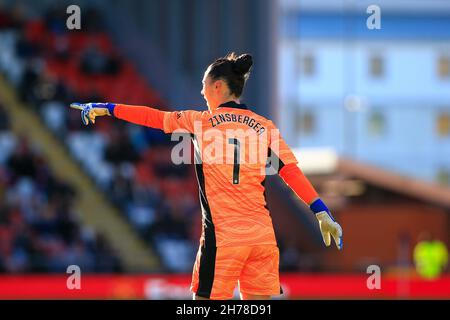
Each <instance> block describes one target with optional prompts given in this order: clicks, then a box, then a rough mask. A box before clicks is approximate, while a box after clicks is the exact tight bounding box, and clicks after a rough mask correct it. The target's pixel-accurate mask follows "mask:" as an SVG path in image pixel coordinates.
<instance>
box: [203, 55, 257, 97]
mask: <svg viewBox="0 0 450 320" xmlns="http://www.w3.org/2000/svg"><path fill="white" fill-rule="evenodd" d="M252 65H253V58H252V56H251V55H250V54H248V53H245V54H241V55H240V56H237V55H236V54H235V53H234V52H232V53H229V54H228V55H226V56H225V57H223V58H219V59H217V60H216V61H214V62H213V63H212V64H211V65H210V66H209V68H210V70H209V73H208V76H209V77H211V79H212V80H219V79H222V80H224V81H225V82H226V83H227V85H228V87H229V88H230V92H231V93H232V94H233V95H235V96H236V97H238V98H239V97H240V96H241V95H242V90H243V89H244V85H245V82H246V81H247V79H248V78H249V76H250V69H251V67H252Z"/></svg>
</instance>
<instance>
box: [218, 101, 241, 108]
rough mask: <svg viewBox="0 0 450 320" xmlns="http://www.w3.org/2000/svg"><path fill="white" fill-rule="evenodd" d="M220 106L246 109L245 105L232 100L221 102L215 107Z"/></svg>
mask: <svg viewBox="0 0 450 320" xmlns="http://www.w3.org/2000/svg"><path fill="white" fill-rule="evenodd" d="M220 108H236V109H245V110H247V109H248V108H247V106H246V105H245V104H243V103H236V102H234V101H228V102H225V103H222V104H221V105H220V106H218V107H217V109H220Z"/></svg>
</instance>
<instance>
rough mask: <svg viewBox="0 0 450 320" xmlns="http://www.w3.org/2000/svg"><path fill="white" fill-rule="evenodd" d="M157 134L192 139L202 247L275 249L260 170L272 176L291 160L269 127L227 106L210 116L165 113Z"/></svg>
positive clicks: (239, 107)
mask: <svg viewBox="0 0 450 320" xmlns="http://www.w3.org/2000/svg"><path fill="white" fill-rule="evenodd" d="M163 130H164V131H165V132H166V133H173V132H178V131H179V132H188V133H189V134H190V135H191V137H192V139H193V143H194V154H195V168H196V173H197V178H198V184H199V192H200V201H201V207H202V215H203V216H202V223H203V228H202V237H201V241H204V244H205V246H209V245H212V246H217V247H221V246H252V245H263V244H276V239H275V233H274V229H273V225H272V219H271V217H270V214H269V210H268V208H267V206H266V199H265V187H264V182H265V178H266V167H267V164H271V165H272V168H274V169H275V170H274V172H275V173H278V172H279V170H280V169H281V168H282V167H283V166H284V165H287V164H292V163H294V164H296V163H297V160H296V158H295V156H294V154H293V153H292V152H291V150H290V148H289V147H288V146H287V145H286V143H285V142H284V140H283V139H282V138H281V136H280V134H279V132H278V129H277V128H276V127H275V125H274V124H273V123H272V121H270V120H268V119H266V118H264V117H262V116H260V115H258V114H256V113H254V112H252V111H250V110H248V109H247V107H246V106H245V105H244V104H237V103H235V102H227V103H224V104H222V105H221V106H220V107H219V108H218V109H217V110H215V111H213V112H210V111H203V112H200V111H192V110H187V111H180V112H166V113H165V114H164V126H163Z"/></svg>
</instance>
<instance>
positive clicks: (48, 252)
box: [0, 138, 121, 272]
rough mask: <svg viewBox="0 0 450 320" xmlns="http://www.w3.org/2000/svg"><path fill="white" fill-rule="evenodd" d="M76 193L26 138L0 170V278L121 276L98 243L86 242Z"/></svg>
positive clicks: (90, 239) (114, 259)
mask: <svg viewBox="0 0 450 320" xmlns="http://www.w3.org/2000/svg"><path fill="white" fill-rule="evenodd" d="M74 196H75V192H74V190H73V188H72V187H71V186H70V185H68V184H66V183H65V182H64V181H61V180H59V179H57V178H56V177H55V176H54V175H53V173H52V172H51V170H50V168H49V166H48V165H47V163H46V161H45V159H44V158H43V157H41V156H40V155H39V154H38V153H36V151H34V149H33V148H32V147H31V146H30V145H29V143H28V141H27V140H26V139H24V138H19V142H18V144H17V146H16V148H15V149H14V151H13V152H12V154H11V155H10V156H9V158H7V160H6V166H4V167H1V166H0V204H1V205H0V272H65V270H66V268H67V266H68V265H70V264H77V265H79V266H80V267H81V268H82V269H83V270H86V271H87V272H93V271H103V272H105V271H120V270H121V266H120V262H119V260H118V258H117V256H116V255H115V254H114V253H113V252H112V251H111V250H110V249H109V248H108V247H107V246H106V245H105V244H104V243H101V241H103V240H102V238H101V237H98V238H97V239H98V241H99V242H98V243H97V239H96V238H94V237H93V236H89V232H87V230H86V229H83V228H82V226H81V224H80V222H79V221H78V219H77V215H76V214H75V213H74V210H73V200H74Z"/></svg>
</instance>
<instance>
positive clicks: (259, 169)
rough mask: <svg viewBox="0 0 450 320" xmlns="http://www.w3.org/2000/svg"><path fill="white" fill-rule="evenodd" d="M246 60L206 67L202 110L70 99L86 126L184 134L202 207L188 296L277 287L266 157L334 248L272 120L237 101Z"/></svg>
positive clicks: (260, 295) (267, 291)
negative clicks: (108, 120)
mask: <svg viewBox="0 0 450 320" xmlns="http://www.w3.org/2000/svg"><path fill="white" fill-rule="evenodd" d="M252 63H253V62H252V57H251V56H250V55H249V54H243V55H240V56H236V55H235V54H234V53H231V54H229V55H227V56H226V57H224V58H220V59H218V60H216V61H215V62H213V63H212V64H211V65H210V66H209V67H208V68H207V70H206V71H205V73H204V77H203V81H202V83H203V88H202V91H201V94H202V95H203V97H204V98H205V100H206V103H207V106H208V110H205V111H193V110H186V111H179V112H164V111H160V110H158V109H154V108H150V107H145V106H130V105H124V104H116V103H86V104H79V103H74V104H72V105H71V107H73V108H77V109H81V110H82V112H81V118H82V121H83V123H84V124H86V125H87V124H89V122H91V123H95V118H96V117H98V116H106V115H108V116H114V117H116V118H119V119H122V120H126V121H129V122H132V123H135V124H139V125H143V126H148V127H151V128H158V129H161V130H163V131H164V132H166V133H173V132H175V131H177V132H179V131H184V132H188V133H190V134H191V137H192V139H193V142H194V150H195V159H196V161H195V167H196V174H197V178H198V185H199V193H200V203H201V208H202V235H201V238H200V245H199V250H198V254H197V257H196V261H195V264H194V269H193V273H192V283H191V291H192V292H193V293H194V299H231V298H232V297H233V291H234V289H235V286H236V284H239V291H240V294H241V298H242V299H269V298H270V297H271V296H272V295H279V294H281V293H282V291H281V287H280V280H279V250H278V247H277V242H276V239H275V234H274V229H273V225H272V219H271V216H270V213H269V210H268V208H267V206H266V200H265V192H264V191H265V188H264V181H265V177H266V170H265V169H266V163H267V162H268V161H269V160H270V163H271V165H272V167H273V168H274V169H275V172H277V173H278V174H279V175H280V176H281V178H282V179H283V180H284V181H285V182H286V184H287V185H289V186H290V188H291V189H292V190H293V191H294V192H295V193H296V194H297V196H298V197H299V198H300V199H301V200H302V201H304V202H305V203H306V204H307V205H308V206H309V207H310V208H311V210H312V212H313V213H314V214H315V216H316V217H317V220H318V221H319V226H320V230H321V233H322V236H323V240H324V242H325V245H326V246H329V245H330V243H331V236H332V237H333V238H334V240H335V242H336V246H337V247H338V249H341V248H342V229H341V227H340V225H339V224H338V223H337V222H336V221H335V220H334V219H333V217H332V215H331V214H330V211H329V209H328V208H327V206H326V205H325V204H324V203H323V201H322V200H321V199H320V198H319V196H318V195H317V192H316V191H315V189H314V188H313V186H312V185H311V184H310V182H309V181H308V179H307V178H306V177H305V176H304V174H303V173H302V171H301V170H300V169H299V167H298V165H297V160H296V158H295V156H294V154H293V153H292V151H291V150H290V148H289V147H288V146H287V144H286V143H285V142H284V140H283V139H282V138H281V136H280V135H279V132H278V130H277V128H276V127H275V125H274V124H273V122H272V121H270V120H268V119H266V118H264V117H262V116H260V115H258V114H256V113H255V112H253V111H251V110H250V109H249V108H248V107H247V106H246V105H245V104H243V103H241V102H240V100H239V98H240V96H241V95H242V91H243V89H244V85H245V82H246V81H247V80H248V77H249V73H250V68H251V67H252ZM207 136H208V137H209V138H206V137H207ZM211 136H213V137H214V139H211ZM219 136H221V138H219ZM213 144H215V145H214V146H212V145H213ZM212 148H213V149H214V150H215V152H211V149H212ZM255 154H258V157H257V158H258V159H257V160H256V161H254V160H255V159H254V158H255V157H254V156H255ZM250 158H252V159H253V161H252V160H248V159H250Z"/></svg>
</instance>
